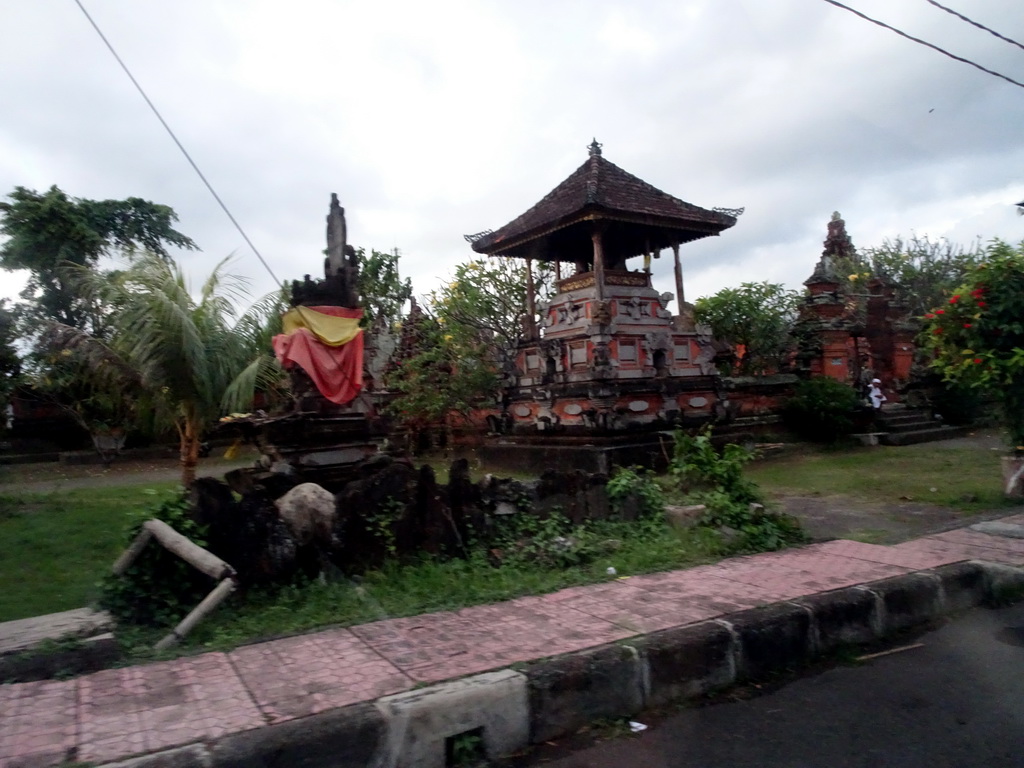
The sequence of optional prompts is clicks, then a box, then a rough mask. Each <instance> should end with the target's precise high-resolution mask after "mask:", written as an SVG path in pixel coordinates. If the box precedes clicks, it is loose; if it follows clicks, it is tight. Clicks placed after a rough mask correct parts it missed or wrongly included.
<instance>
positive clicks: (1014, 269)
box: [924, 240, 1024, 498]
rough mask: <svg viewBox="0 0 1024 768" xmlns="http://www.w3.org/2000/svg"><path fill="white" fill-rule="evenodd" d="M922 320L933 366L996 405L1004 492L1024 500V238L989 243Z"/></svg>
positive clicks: (951, 380)
mask: <svg viewBox="0 0 1024 768" xmlns="http://www.w3.org/2000/svg"><path fill="white" fill-rule="evenodd" d="M925 321H926V327H925V330H924V334H925V335H926V336H927V342H926V346H927V347H928V348H929V349H930V350H931V352H932V353H933V355H934V357H933V361H932V365H933V366H934V367H935V368H936V369H938V370H939V371H940V372H941V373H942V375H943V377H944V378H945V380H946V381H949V382H953V383H957V384H962V385H967V386H970V387H974V388H977V389H979V390H982V391H984V392H987V393H989V394H991V395H992V396H993V397H994V399H995V400H996V402H998V403H999V405H1000V408H1001V411H1002V416H1003V424H1004V425H1005V427H1006V430H1007V437H1008V439H1009V444H1010V452H1009V454H1008V455H1007V456H1005V457H1004V458H1003V480H1004V490H1005V493H1006V495H1007V496H1010V497H1013V498H1024V242H1022V243H1020V244H1019V245H1018V246H1017V247H1016V248H1015V247H1013V246H1011V245H1009V244H1007V243H1004V242H1002V241H1000V240H995V241H993V242H992V243H991V244H990V245H989V246H988V248H987V249H986V257H985V260H984V261H983V262H982V263H981V264H979V265H978V266H977V267H975V268H974V270H973V271H972V272H971V273H970V276H969V278H968V279H967V280H966V281H965V282H964V283H963V284H962V285H961V286H960V287H959V288H958V289H957V290H956V291H955V292H954V293H953V294H952V295H951V296H950V297H949V299H948V300H947V301H946V303H945V304H943V305H942V306H941V307H937V308H936V309H933V310H932V311H931V312H929V313H927V314H926V315H925Z"/></svg>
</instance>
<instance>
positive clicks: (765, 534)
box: [693, 491, 807, 553]
mask: <svg viewBox="0 0 1024 768" xmlns="http://www.w3.org/2000/svg"><path fill="white" fill-rule="evenodd" d="M698 499H699V503H700V504H704V505H705V506H706V507H707V512H705V513H704V515H703V517H701V520H700V524H701V525H705V526H708V527H711V528H718V529H720V530H721V529H730V528H731V529H732V530H734V531H736V532H737V533H738V534H739V535H738V536H736V538H735V539H734V540H733V541H732V542H729V544H728V546H727V549H728V550H730V551H732V552H734V553H738V552H772V551H774V550H777V549H783V548H785V547H788V546H790V545H792V544H802V543H804V542H805V541H807V536H806V534H805V533H804V532H803V529H801V527H800V521H799V520H797V519H796V518H795V517H793V516H791V515H786V514H782V513H780V512H774V511H771V510H769V509H766V508H765V506H764V505H763V504H756V503H754V504H742V503H738V502H736V501H734V500H733V499H730V498H729V497H728V496H726V495H725V494H723V493H721V492H717V491H712V492H709V493H704V494H700V495H699V496H697V497H695V498H694V499H693V500H694V501H697V500H698Z"/></svg>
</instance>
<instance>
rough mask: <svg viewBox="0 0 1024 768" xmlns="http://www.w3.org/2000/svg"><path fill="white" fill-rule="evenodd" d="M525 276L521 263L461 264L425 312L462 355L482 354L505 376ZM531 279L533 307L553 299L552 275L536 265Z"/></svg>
mask: <svg viewBox="0 0 1024 768" xmlns="http://www.w3.org/2000/svg"><path fill="white" fill-rule="evenodd" d="M526 270H527V267H526V264H525V263H524V262H521V261H519V260H518V259H508V258H500V257H499V258H493V259H483V258H481V259H474V260H472V261H469V262H466V263H464V264H460V265H458V266H457V267H456V268H455V275H454V277H453V278H452V279H451V280H449V281H448V282H446V283H444V284H442V285H441V287H440V288H439V289H437V290H436V291H433V292H432V293H431V294H430V309H431V311H432V312H433V313H434V315H435V316H436V317H437V319H438V322H440V323H441V324H442V325H444V326H445V332H446V334H450V335H451V336H452V337H453V340H454V341H455V342H456V343H458V344H459V345H461V346H462V347H463V348H464V349H465V350H466V351H468V350H479V349H483V350H484V351H485V354H486V357H487V359H489V360H491V361H492V362H493V363H494V364H495V365H496V366H497V367H498V368H499V369H501V370H506V369H508V367H509V366H510V365H511V364H512V362H513V361H514V360H515V355H516V349H517V347H518V346H519V343H520V342H521V341H522V339H523V316H524V315H525V314H526V311H527V309H526V307H527V301H526V296H527V287H528V279H527V272H526ZM533 273H534V291H535V293H534V302H535V304H536V305H539V304H540V303H541V302H542V301H544V300H546V299H547V298H548V297H549V296H550V295H551V293H552V290H553V287H554V272H553V271H552V270H551V267H550V265H549V264H547V263H546V262H541V263H539V264H535V265H534V266H533ZM535 319H536V318H535ZM473 353H474V354H476V353H477V352H476V351H474V352H473Z"/></svg>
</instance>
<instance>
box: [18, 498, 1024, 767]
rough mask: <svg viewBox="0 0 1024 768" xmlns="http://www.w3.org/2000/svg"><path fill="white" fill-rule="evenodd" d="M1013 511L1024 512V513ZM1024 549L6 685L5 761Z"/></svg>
mask: <svg viewBox="0 0 1024 768" xmlns="http://www.w3.org/2000/svg"><path fill="white" fill-rule="evenodd" d="M1003 522H1007V523H1018V524H1024V515H1018V516H1016V517H1011V518H1004V519H1003ZM970 559H977V560H986V561H991V562H999V563H1007V564H1011V565H1024V540H1021V539H1011V538H1003V537H998V536H990V535H987V534H983V533H976V532H973V531H968V530H957V531H951V532H949V533H942V534H938V535H935V536H927V537H925V538H921V539H915V540H913V541H908V542H905V543H903V544H899V545H896V546H893V547H883V546H877V545H874V544H861V543H859V542H854V541H842V540H840V541H830V542H827V543H824V544H816V545H813V546H809V547H805V548H802V549H795V550H789V551H786V552H777V553H768V554H762V555H753V556H750V557H740V558H734V559H731V560H725V561H722V562H720V563H717V564H715V565H708V566H701V567H699V568H691V569H689V570H685V571H671V572H666V573H655V574H648V575H645V576H634V577H630V578H620V579H616V580H613V581H609V582H607V583H603V584H594V585H591V586H586V587H573V588H570V589H564V590H562V591H560V592H555V593H553V594H549V595H542V596H537V597H523V598H519V599H517V600H510V601H508V602H504V603H498V604H494V605H481V606H475V607H472V608H465V609H462V610H460V611H454V612H443V613H432V614H426V615H423V616H415V617H409V618H400V619H387V620H384V621H377V622H373V623H372V624H364V625H361V626H357V627H351V628H350V629H335V630H329V631H325V632H318V633H315V634H311V635H304V636H301V637H292V638H285V639H282V640H274V641H271V642H267V643H260V644H258V645H251V646H246V647H243V648H238V649H236V650H234V651H232V652H230V653H226V654H225V653H208V654H203V655H201V656H196V657H192V658H188V659H176V660H174V661H168V662H161V663H158V664H149V665H145V666H139V667H131V668H127V669H117V670H106V671H103V672H98V673H96V674H92V675H88V676H85V677H81V678H78V679H75V680H68V681H63V682H60V681H47V682H39V683H20V684H14V685H4V686H0V768H14V766H17V765H23V764H30V765H32V766H40V767H41V766H52V765H58V764H60V763H61V762H62V761H65V760H71V759H75V760H83V761H93V762H97V763H102V762H109V761H113V760H116V759H121V758H125V757H128V756H131V755H134V754H139V753H145V752H152V751H156V750H160V749H166V748H169V747H173V746H177V745H182V744H188V743H192V742H195V741H200V740H207V739H213V738H217V737H218V736H221V735H224V734H226V733H231V732H238V731H244V730H248V729H252V728H258V727H260V726H262V725H265V724H269V723H279V722H283V721H286V720H291V719H294V718H298V717H303V716H306V715H310V714H314V713H317V712H322V711H324V710H327V709H332V708H335V707H341V706H345V705H348V704H354V703H357V702H361V701H372V700H374V699H376V698H378V697H380V696H383V695H386V694H390V693H396V692H399V691H403V690H408V689H410V688H412V687H414V686H415V685H416V684H418V683H422V682H434V681H440V680H445V679H448V678H452V677H459V676H462V675H467V674H472V673H476V672H482V671H485V670H489V669H496V668H501V667H505V666H508V665H509V664H512V663H515V662H521V661H529V660H531V659H536V658H543V657H547V656H553V655H557V654H562V653H569V652H572V651H578V650H582V649H585V648H590V647H593V646H597V645H602V644H605V643H608V642H612V641H615V640H619V639H623V638H626V637H630V636H633V635H637V634H643V633H647V632H653V631H656V630H660V629H667V628H669V627H675V626H681V625H684V624H690V623H693V622H698V621H703V620H706V619H709V618H713V617H716V616H721V615H724V614H728V613H732V612H735V611H739V610H743V609H746V608H751V607H754V606H757V605H763V604H766V603H772V602H777V601H779V600H787V599H793V598H796V597H801V596H805V595H810V594H814V593H818V592H825V591H829V590H833V589H838V588H841V587H847V586H852V585H855V584H862V583H865V582H870V581H875V580H877V579H882V578H886V577H888V576H895V575H899V574H903V573H909V572H912V571H915V570H922V569H927V568H933V567H937V566H940V565H945V564H948V563H954V562H959V561H962V560H970Z"/></svg>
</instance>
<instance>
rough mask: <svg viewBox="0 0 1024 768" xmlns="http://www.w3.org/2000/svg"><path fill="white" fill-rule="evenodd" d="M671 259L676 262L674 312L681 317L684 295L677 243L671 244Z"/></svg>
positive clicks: (681, 267)
mask: <svg viewBox="0 0 1024 768" xmlns="http://www.w3.org/2000/svg"><path fill="white" fill-rule="evenodd" d="M672 258H673V259H675V262H676V307H677V309H676V312H677V313H678V314H680V315H681V314H683V304H684V303H685V302H686V295H685V294H684V293H683V265H682V264H680V263H679V243H672Z"/></svg>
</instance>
